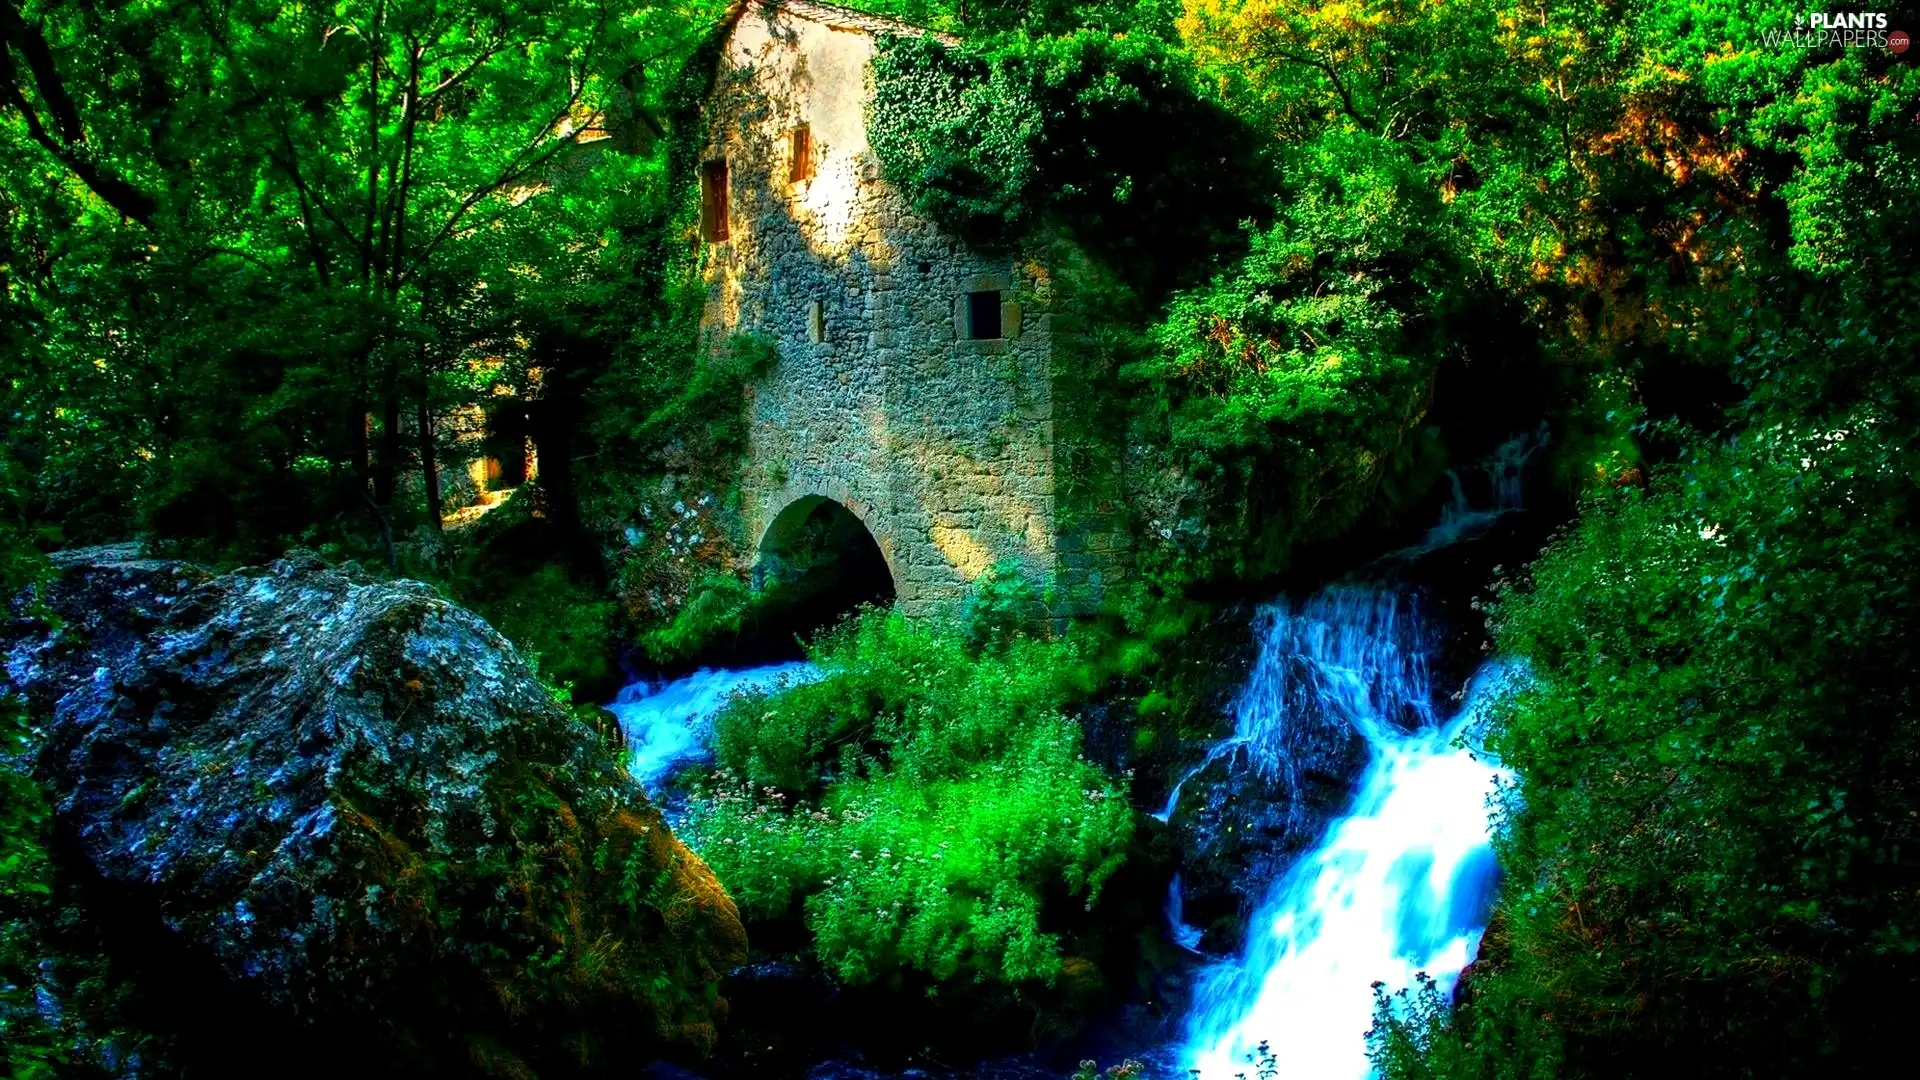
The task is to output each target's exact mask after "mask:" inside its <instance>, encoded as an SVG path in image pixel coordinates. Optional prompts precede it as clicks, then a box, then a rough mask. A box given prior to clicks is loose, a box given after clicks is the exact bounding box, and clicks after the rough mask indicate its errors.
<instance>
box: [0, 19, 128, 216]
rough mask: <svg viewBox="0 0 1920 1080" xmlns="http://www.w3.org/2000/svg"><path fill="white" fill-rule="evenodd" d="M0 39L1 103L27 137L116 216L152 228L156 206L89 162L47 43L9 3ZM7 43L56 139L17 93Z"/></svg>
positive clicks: (83, 134) (75, 108) (0, 23)
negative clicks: (21, 62)
mask: <svg viewBox="0 0 1920 1080" xmlns="http://www.w3.org/2000/svg"><path fill="white" fill-rule="evenodd" d="M0 38H3V39H4V40H3V41H0V81H4V82H5V84H6V88H5V95H6V97H5V100H6V104H7V105H10V106H12V107H13V108H15V109H18V110H19V111H20V116H21V117H22V118H23V119H24V120H25V121H26V123H27V134H28V135H29V136H30V137H31V138H32V139H33V141H34V142H36V143H39V144H40V146H41V147H42V148H43V149H45V150H46V151H47V152H48V153H49V154H52V155H53V157H54V160H56V161H58V162H59V163H60V164H62V165H64V166H66V168H67V171H69V172H71V173H73V175H75V176H77V177H79V178H80V182H81V183H83V184H85V185H87V189H88V190H90V191H92V192H93V193H94V194H95V195H98V196H99V197H100V199H101V200H102V201H103V202H105V203H106V204H107V205H108V206H111V207H112V208H113V209H115V210H116V211H118V212H119V213H120V215H121V216H122V217H125V218H127V219H129V220H132V221H135V222H138V223H139V224H141V225H143V226H146V227H147V228H152V227H153V218H154V215H155V214H156V213H158V212H159V209H160V204H159V202H158V201H156V200H155V199H154V197H153V196H151V195H148V194H147V193H146V192H144V191H141V190H140V189H139V188H137V187H135V186H134V185H133V184H132V183H131V182H129V181H127V180H125V179H123V178H122V177H120V176H117V175H115V174H114V173H113V172H111V171H109V170H107V169H104V168H102V167H100V166H99V165H98V164H96V163H95V162H94V161H93V155H92V153H91V149H90V148H89V147H88V146H87V136H86V129H85V127H84V126H83V125H82V124H81V122H80V110H79V107H78V106H77V105H75V104H74V100H73V95H71V94H69V93H68V92H67V88H66V84H65V83H63V82H62V81H61V80H60V76H59V73H58V72H56V71H55V70H54V68H53V51H52V50H51V49H50V48H49V47H48V46H47V39H46V37H45V36H44V35H42V34H41V33H40V29H39V27H37V26H29V25H27V23H26V21H25V20H24V19H22V18H21V17H20V13H19V12H18V11H16V10H15V9H14V8H13V6H12V5H11V4H0ZM8 45H11V46H12V47H13V48H15V49H18V50H19V51H20V55H21V56H22V57H24V58H25V59H26V61H27V68H28V70H30V71H31V72H32V73H33V86H34V90H35V92H36V93H37V94H38V95H39V98H40V100H41V101H43V102H45V103H46V106H47V109H48V111H49V113H50V114H51V115H52V116H53V122H54V126H55V127H56V128H57V129H58V130H59V133H60V134H59V137H58V138H56V137H55V136H54V133H53V132H51V131H49V130H47V126H46V125H45V124H44V123H43V122H42V121H41V119H40V114H39V113H38V112H36V111H35V110H34V108H33V104H32V102H30V101H28V100H27V95H26V92H25V91H23V90H22V89H21V87H20V79H19V72H18V70H17V69H16V68H15V67H14V65H13V54H12V52H11V51H10V50H9V49H8V48H7V46H8Z"/></svg>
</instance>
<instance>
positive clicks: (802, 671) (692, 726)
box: [607, 660, 820, 796]
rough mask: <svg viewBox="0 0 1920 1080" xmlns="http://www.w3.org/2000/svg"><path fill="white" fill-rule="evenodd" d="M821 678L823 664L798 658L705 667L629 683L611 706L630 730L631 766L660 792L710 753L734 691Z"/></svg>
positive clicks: (652, 791) (643, 781)
mask: <svg viewBox="0 0 1920 1080" xmlns="http://www.w3.org/2000/svg"><path fill="white" fill-rule="evenodd" d="M819 677H820V672H819V669H817V668H815V667H814V666H813V665H812V664H809V663H806V662H804V661H798V660H796V661H792V662H790V663H785V664H769V665H767V666H765V667H756V668H744V669H739V670H734V669H728V668H718V669H702V670H700V671H696V672H694V673H693V674H691V675H688V676H685V677H684V678H679V679H674V680H672V681H669V682H657V683H656V682H646V681H640V682H634V683H629V684H627V685H626V686H624V687H622V688H621V690H620V693H619V694H618V695H617V696H615V697H614V699H613V701H612V703H610V704H609V705H608V706H607V709H608V711H610V712H612V713H613V715H614V716H616V717H618V718H619V720H620V729H621V731H623V732H625V734H626V737H627V746H628V748H629V752H630V754H631V759H630V761H629V763H628V771H630V772H631V773H632V774H633V777H634V779H636V780H638V781H640V786H641V787H644V788H645V789H646V790H647V794H649V795H653V796H658V795H659V794H660V792H661V789H662V788H663V787H664V785H665V784H666V782H667V780H668V779H669V778H670V777H671V776H672V775H673V773H674V772H675V771H677V770H678V769H680V768H682V767H684V766H686V765H689V764H693V763H695V762H699V761H705V760H707V759H708V758H709V756H710V755H711V754H712V743H713V740H712V737H711V736H712V730H711V727H712V723H713V717H714V715H715V714H716V713H718V712H719V711H720V710H721V708H722V707H724V706H725V705H726V703H727V702H728V701H730V700H732V699H733V697H734V696H735V695H737V694H742V693H747V692H750V691H765V690H772V689H774V688H776V687H779V686H782V685H788V686H790V685H794V684H798V683H803V682H811V681H813V680H814V679H817V678H819Z"/></svg>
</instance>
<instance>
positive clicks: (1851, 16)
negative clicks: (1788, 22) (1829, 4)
mask: <svg viewBox="0 0 1920 1080" xmlns="http://www.w3.org/2000/svg"><path fill="white" fill-rule="evenodd" d="M1762 38H1763V40H1764V41H1765V42H1766V44H1767V45H1768V47H1779V48H1789V49H1823V48H1827V47H1830V46H1836V45H1837V46H1840V47H1842V48H1847V49H1887V50H1890V51H1891V52H1893V53H1895V54H1900V53H1904V52H1906V51H1907V49H1908V48H1909V47H1911V46H1912V44H1913V39H1912V36H1911V35H1909V34H1908V33H1907V32H1906V31H1905V30H1896V29H1891V28H1890V26H1889V22H1888V19H1887V13H1886V12H1884V11H1811V12H1806V13H1803V14H1799V15H1795V16H1794V17H1793V25H1792V26H1790V27H1784V28H1782V29H1779V30H1768V31H1766V32H1764V34H1763V36H1762Z"/></svg>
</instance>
